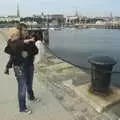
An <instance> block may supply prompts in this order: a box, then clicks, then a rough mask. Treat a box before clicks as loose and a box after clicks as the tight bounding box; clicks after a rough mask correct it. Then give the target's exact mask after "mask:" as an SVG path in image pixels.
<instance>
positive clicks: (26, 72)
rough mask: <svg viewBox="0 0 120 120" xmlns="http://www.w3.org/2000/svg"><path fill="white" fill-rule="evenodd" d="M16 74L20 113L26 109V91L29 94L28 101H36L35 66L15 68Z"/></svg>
mask: <svg viewBox="0 0 120 120" xmlns="http://www.w3.org/2000/svg"><path fill="white" fill-rule="evenodd" d="M14 72H15V76H16V79H17V81H18V100H19V108H20V112H22V111H24V110H25V109H26V91H27V92H28V99H30V100H33V99H34V93H33V90H32V84H33V73H34V65H29V66H28V65H27V66H24V65H20V66H14Z"/></svg>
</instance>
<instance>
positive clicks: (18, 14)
mask: <svg viewBox="0 0 120 120" xmlns="http://www.w3.org/2000/svg"><path fill="white" fill-rule="evenodd" d="M17 17H20V8H19V2H18V1H17Z"/></svg>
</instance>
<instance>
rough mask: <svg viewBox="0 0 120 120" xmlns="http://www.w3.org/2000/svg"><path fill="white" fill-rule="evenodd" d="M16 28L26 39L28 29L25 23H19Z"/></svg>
mask: <svg viewBox="0 0 120 120" xmlns="http://www.w3.org/2000/svg"><path fill="white" fill-rule="evenodd" d="M16 28H17V29H18V30H19V31H20V36H22V37H25V36H26V34H27V33H26V29H27V25H26V24H24V23H18V24H17V26H16Z"/></svg>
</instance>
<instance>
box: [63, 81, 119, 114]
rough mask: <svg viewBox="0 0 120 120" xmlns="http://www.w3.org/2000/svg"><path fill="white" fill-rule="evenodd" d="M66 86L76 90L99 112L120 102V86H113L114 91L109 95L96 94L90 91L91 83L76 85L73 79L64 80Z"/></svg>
mask: <svg viewBox="0 0 120 120" xmlns="http://www.w3.org/2000/svg"><path fill="white" fill-rule="evenodd" d="M64 86H66V87H69V88H70V89H72V90H74V91H75V93H76V94H77V95H79V96H80V97H81V98H83V99H84V100H85V101H86V102H87V103H88V104H89V105H91V106H92V107H93V108H94V109H95V110H96V111H97V112H99V113H101V112H103V111H104V110H106V109H107V108H109V107H110V106H112V105H115V104H116V103H118V102H120V88H117V87H111V89H112V93H111V94H110V95H108V96H101V95H96V94H93V93H91V92H89V88H90V83H87V84H84V85H80V86H74V85H73V84H72V80H68V81H64Z"/></svg>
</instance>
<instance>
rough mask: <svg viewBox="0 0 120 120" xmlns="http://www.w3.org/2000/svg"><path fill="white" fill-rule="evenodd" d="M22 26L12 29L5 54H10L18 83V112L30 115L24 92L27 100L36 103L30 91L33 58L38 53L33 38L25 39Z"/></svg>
mask: <svg viewBox="0 0 120 120" xmlns="http://www.w3.org/2000/svg"><path fill="white" fill-rule="evenodd" d="M25 29H26V26H25V25H24V24H19V25H18V26H17V28H14V29H13V28H12V29H11V31H12V32H11V33H12V34H10V38H9V40H8V46H7V47H6V48H5V52H6V53H8V54H10V56H11V57H10V58H12V60H11V64H13V68H14V72H15V76H16V79H17V82H18V100H19V111H20V112H25V113H28V114H31V113H32V111H31V110H30V109H28V108H27V106H26V91H27V93H28V99H29V100H32V101H36V102H38V101H39V100H37V99H35V96H34V92H33V89H32V84H33V74H34V56H35V55H36V54H37V53H38V49H37V47H36V46H35V38H30V39H25V37H26V36H25Z"/></svg>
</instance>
